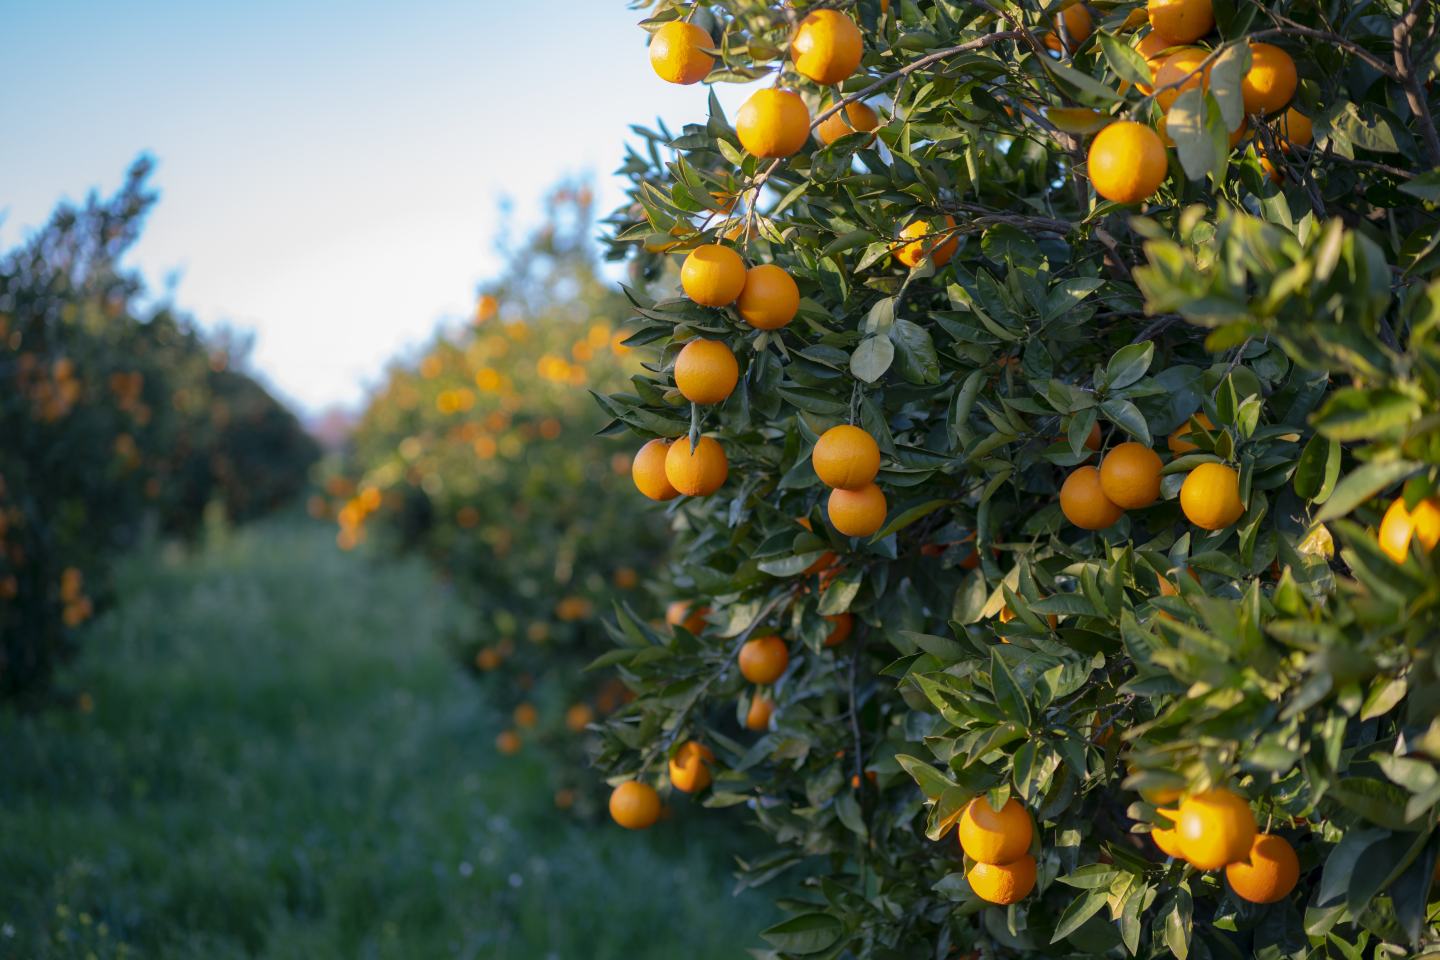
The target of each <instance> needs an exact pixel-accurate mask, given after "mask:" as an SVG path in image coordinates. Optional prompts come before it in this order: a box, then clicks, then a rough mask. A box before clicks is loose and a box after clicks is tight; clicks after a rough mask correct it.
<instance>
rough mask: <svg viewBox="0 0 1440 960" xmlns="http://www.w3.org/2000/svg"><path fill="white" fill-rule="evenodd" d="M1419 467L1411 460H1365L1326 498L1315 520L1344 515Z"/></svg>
mask: <svg viewBox="0 0 1440 960" xmlns="http://www.w3.org/2000/svg"><path fill="white" fill-rule="evenodd" d="M1419 469H1420V464H1418V463H1415V462H1413V461H1410V460H1387V461H1385V462H1383V463H1367V464H1365V465H1364V466H1363V467H1361V468H1359V469H1358V470H1353V471H1351V472H1350V473H1349V474H1347V475H1346V476H1345V479H1344V480H1341V481H1340V484H1339V485H1338V486H1337V487H1336V488H1335V492H1334V493H1332V494H1331V495H1330V499H1329V500H1327V501H1326V502H1325V508H1324V509H1323V510H1321V511H1320V512H1319V513H1318V514H1316V515H1315V522H1316V523H1324V522H1325V521H1327V520H1334V519H1335V518H1336V517H1343V516H1345V515H1346V514H1347V513H1349V512H1350V511H1351V510H1354V509H1355V508H1356V507H1358V506H1360V504H1362V503H1364V502H1365V501H1366V500H1369V499H1370V498H1371V497H1373V496H1375V495H1376V494H1377V493H1379V492H1380V491H1381V490H1384V489H1385V488H1386V487H1389V486H1393V485H1394V484H1397V483H1399V482H1400V481H1401V480H1404V479H1405V478H1406V477H1408V476H1410V474H1412V473H1414V472H1415V471H1416V470H1419Z"/></svg>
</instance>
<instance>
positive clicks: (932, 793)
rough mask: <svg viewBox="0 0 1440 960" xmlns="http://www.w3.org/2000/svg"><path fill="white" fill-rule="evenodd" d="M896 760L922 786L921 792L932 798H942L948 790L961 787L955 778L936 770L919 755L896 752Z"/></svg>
mask: <svg viewBox="0 0 1440 960" xmlns="http://www.w3.org/2000/svg"><path fill="white" fill-rule="evenodd" d="M895 762H896V763H898V764H900V766H901V767H902V768H904V770H905V772H906V773H908V774H910V776H911V778H913V779H914V781H915V783H916V784H917V785H918V786H919V787H920V792H921V793H923V794H925V796H926V797H928V798H929V799H931V800H938V799H940V795H941V794H943V793H944V792H945V791H946V790H949V789H953V788H957V787H959V784H957V783H956V782H955V781H954V780H951V779H950V778H949V777H947V776H945V774H943V773H941V772H940V771H939V770H936V769H935V768H934V767H932V766H931V765H930V764H928V763H926V762H925V761H924V760H921V759H920V758H919V757H912V756H910V755H909V754H905V753H897V754H895Z"/></svg>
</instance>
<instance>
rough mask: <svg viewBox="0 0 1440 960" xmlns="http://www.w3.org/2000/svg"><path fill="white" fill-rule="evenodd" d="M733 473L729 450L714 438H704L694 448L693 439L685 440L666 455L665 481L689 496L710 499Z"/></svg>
mask: <svg viewBox="0 0 1440 960" xmlns="http://www.w3.org/2000/svg"><path fill="white" fill-rule="evenodd" d="M729 474H730V462H729V461H728V460H726V459H725V450H724V448H722V447H721V446H720V444H719V443H718V442H716V441H715V440H714V438H712V437H701V438H700V442H699V443H697V444H695V446H694V447H693V448H692V447H691V446H690V438H689V437H681V438H680V439H679V440H676V441H675V442H674V443H672V444H671V445H670V450H669V452H668V453H666V454H665V479H667V480H669V481H670V486H672V487H674V488H675V489H676V490H677V491H679V492H680V493H683V494H684V495H685V496H687V497H708V496H710V494H712V493H714V492H715V491H716V490H719V489H720V487H721V486H723V485H724V483H725V478H726V477H727V476H729Z"/></svg>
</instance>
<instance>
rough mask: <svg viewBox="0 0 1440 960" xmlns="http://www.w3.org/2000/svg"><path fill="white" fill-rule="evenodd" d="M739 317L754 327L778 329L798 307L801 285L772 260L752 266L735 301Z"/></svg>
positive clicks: (792, 316)
mask: <svg viewBox="0 0 1440 960" xmlns="http://www.w3.org/2000/svg"><path fill="white" fill-rule="evenodd" d="M736 308H737V309H738V310H739V311H740V317H741V319H743V320H744V321H745V322H746V323H748V324H750V326H752V327H754V328H755V329H756V330H779V329H780V328H781V327H783V326H785V325H786V324H787V323H789V322H790V321H791V320H794V319H795V313H796V311H798V310H799V309H800V288H799V287H797V286H796V285H795V279H794V278H793V277H791V276H790V274H788V273H786V272H785V271H784V270H783V269H781V268H780V267H777V266H775V264H773V263H762V264H760V265H759V266H758V267H751V268H750V270H749V272H748V273H746V274H745V289H743V290H741V291H740V302H739V303H737V304H736Z"/></svg>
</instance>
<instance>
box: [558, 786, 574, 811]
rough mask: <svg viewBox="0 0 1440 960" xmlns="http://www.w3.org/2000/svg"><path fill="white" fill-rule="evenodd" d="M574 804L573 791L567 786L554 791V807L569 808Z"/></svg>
mask: <svg viewBox="0 0 1440 960" xmlns="http://www.w3.org/2000/svg"><path fill="white" fill-rule="evenodd" d="M573 806H575V791H574V790H571V789H570V788H569V787H561V788H560V789H559V790H556V791H555V809H556V810H569V809H570V808H571V807H573Z"/></svg>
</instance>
